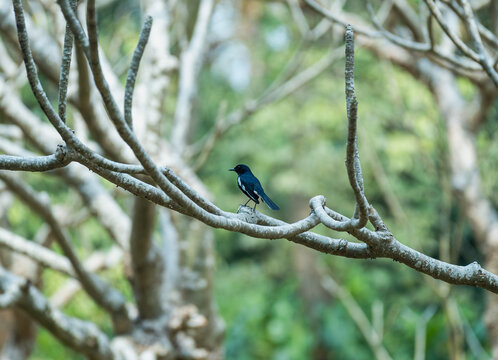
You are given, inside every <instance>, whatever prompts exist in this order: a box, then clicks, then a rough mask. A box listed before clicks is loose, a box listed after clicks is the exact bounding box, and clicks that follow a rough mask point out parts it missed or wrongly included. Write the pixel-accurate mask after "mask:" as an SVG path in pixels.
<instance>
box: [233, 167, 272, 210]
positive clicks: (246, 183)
mask: <svg viewBox="0 0 498 360" xmlns="http://www.w3.org/2000/svg"><path fill="white" fill-rule="evenodd" d="M229 171H235V172H236V173H237V175H238V177H237V185H239V188H240V190H242V192H243V193H244V194H246V196H247V197H248V198H249V200H247V202H246V203H245V204H244V205H247V203H248V202H249V201H251V200H252V201H254V209H256V205H257V204H259V198H261V200H263V202H264V203H265V204H266V205H268V207H269V208H270V209H272V210H280V208H279V207H278V206H277V205H276V204H275V203H274V202H273V201H271V199H270V198H269V197H268V195H266V194H265V191H264V190H263V187H262V186H261V183H260V182H259V180H258V179H257V178H256V176H254V175H253V173H252V172H251V169H249V166H247V165H242V164H239V165H237V166H236V167H234V168H233V169H229Z"/></svg>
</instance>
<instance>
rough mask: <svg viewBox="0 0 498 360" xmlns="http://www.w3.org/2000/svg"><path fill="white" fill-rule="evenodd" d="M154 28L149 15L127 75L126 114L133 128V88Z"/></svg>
mask: <svg viewBox="0 0 498 360" xmlns="http://www.w3.org/2000/svg"><path fill="white" fill-rule="evenodd" d="M151 28H152V17H150V16H147V18H146V19H145V22H144V25H143V27H142V31H141V32H140V38H139V39H138V44H137V47H136V49H135V52H134V53H133V58H132V59H131V64H130V68H129V70H128V76H127V77H126V86H125V98H124V116H125V120H126V123H127V124H128V126H129V127H130V129H133V118H132V113H131V107H132V103H133V90H134V89H135V80H136V78H137V73H138V68H139V66H140V60H141V59H142V55H143V53H144V50H145V46H146V45H147V41H148V40H149V35H150V30H151Z"/></svg>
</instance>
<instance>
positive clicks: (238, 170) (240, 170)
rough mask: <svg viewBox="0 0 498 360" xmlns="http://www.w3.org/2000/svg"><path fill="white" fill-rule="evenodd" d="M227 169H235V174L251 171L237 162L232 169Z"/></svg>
mask: <svg viewBox="0 0 498 360" xmlns="http://www.w3.org/2000/svg"><path fill="white" fill-rule="evenodd" d="M228 171H235V172H236V173H237V174H239V175H242V174H244V173H246V172H251V169H249V166H247V165H242V164H239V165H237V166H235V167H234V168H232V169H228Z"/></svg>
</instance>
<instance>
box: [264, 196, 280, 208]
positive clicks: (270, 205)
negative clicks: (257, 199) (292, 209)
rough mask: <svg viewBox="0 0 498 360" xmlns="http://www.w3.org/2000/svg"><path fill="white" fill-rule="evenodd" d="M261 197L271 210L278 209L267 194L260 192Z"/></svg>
mask: <svg viewBox="0 0 498 360" xmlns="http://www.w3.org/2000/svg"><path fill="white" fill-rule="evenodd" d="M260 196H261V199H262V200H263V201H264V202H265V204H266V205H268V207H269V208H270V209H272V210H280V208H279V207H278V206H277V204H275V203H274V202H273V201H271V199H270V198H269V197H268V195H266V194H265V193H262V194H261V195H260Z"/></svg>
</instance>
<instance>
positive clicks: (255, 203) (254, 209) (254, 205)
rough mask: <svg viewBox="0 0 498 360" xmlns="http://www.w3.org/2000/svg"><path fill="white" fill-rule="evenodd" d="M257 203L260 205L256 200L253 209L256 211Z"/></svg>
mask: <svg viewBox="0 0 498 360" xmlns="http://www.w3.org/2000/svg"><path fill="white" fill-rule="evenodd" d="M256 205H258V204H256V202H254V207H253V208H252V211H256Z"/></svg>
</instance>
